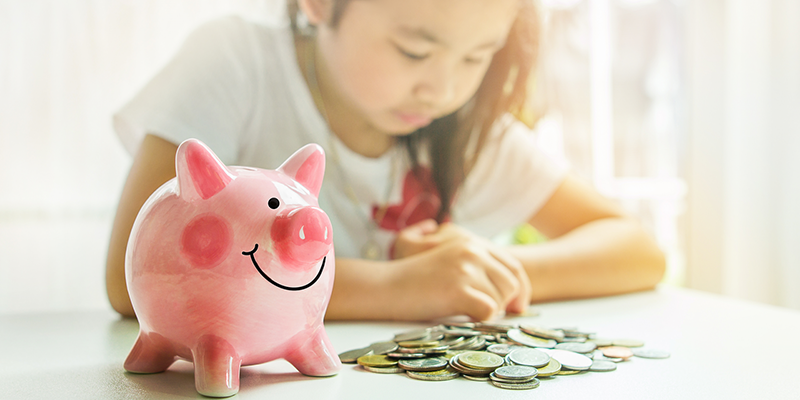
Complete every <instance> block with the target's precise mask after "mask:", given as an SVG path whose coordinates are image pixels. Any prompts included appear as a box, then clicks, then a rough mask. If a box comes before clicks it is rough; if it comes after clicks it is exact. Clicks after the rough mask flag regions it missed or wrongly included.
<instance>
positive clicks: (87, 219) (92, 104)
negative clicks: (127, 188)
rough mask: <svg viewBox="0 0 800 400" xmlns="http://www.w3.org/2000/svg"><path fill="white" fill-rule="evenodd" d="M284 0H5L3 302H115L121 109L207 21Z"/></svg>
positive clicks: (1, 18) (52, 306)
mask: <svg viewBox="0 0 800 400" xmlns="http://www.w3.org/2000/svg"><path fill="white" fill-rule="evenodd" d="M280 10H283V3H282V1H280V0H234V1H222V0H169V1H159V0H96V1H92V0H26V1H19V0H0V313H11V312H15V313H16V312H30V311H42V310H58V309H76V308H77V309H87V308H105V307H109V306H108V304H107V300H106V295H105V281H104V274H105V272H104V270H105V256H106V248H107V244H108V237H109V234H110V230H111V221H112V218H113V214H114V210H115V208H116V203H117V200H118V197H119V194H120V191H121V189H122V183H123V181H124V179H125V176H126V173H127V170H128V168H129V165H130V160H131V159H130V156H129V155H128V154H127V153H125V151H124V150H123V148H122V147H121V145H120V143H119V142H118V140H117V138H116V136H115V135H114V133H113V131H112V129H111V114H112V113H113V112H114V110H115V109H117V108H118V107H119V106H121V105H122V104H123V102H124V101H126V99H128V98H130V97H131V96H132V95H133V93H135V91H136V90H137V89H138V88H139V87H140V86H141V85H143V84H144V82H146V80H147V79H148V77H149V76H151V75H152V74H153V73H154V72H155V71H156V70H157V69H158V68H159V67H160V66H161V65H162V64H164V63H165V62H166V60H167V59H168V58H169V57H170V56H171V55H172V53H173V52H174V51H175V50H176V49H177V46H179V45H180V43H181V42H182V40H183V38H184V37H185V36H186V35H187V34H188V32H189V31H190V30H191V29H193V28H194V27H195V26H197V25H198V24H200V23H201V22H203V21H205V20H208V19H211V18H214V17H215V16H219V15H223V14H229V13H233V12H239V13H244V14H248V15H251V16H252V15H260V16H263V17H264V18H276V16H277V15H279V14H278V12H279V11H280Z"/></svg>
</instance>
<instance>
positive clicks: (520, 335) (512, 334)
mask: <svg viewBox="0 0 800 400" xmlns="http://www.w3.org/2000/svg"><path fill="white" fill-rule="evenodd" d="M507 335H508V338H509V339H511V340H513V341H515V342H517V343H519V344H522V345H525V346H528V347H541V348H547V349H552V348H553V347H556V343H558V342H556V341H555V340H553V339H542V338H538V337H534V336H531V335H528V334H527V333H525V332H522V331H521V330H519V329H511V330H509V331H508V333H507Z"/></svg>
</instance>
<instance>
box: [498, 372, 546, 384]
mask: <svg viewBox="0 0 800 400" xmlns="http://www.w3.org/2000/svg"><path fill="white" fill-rule="evenodd" d="M489 379H491V380H493V381H495V382H503V383H525V382H530V381H532V380H534V379H536V377H533V376H532V377H530V378H525V379H506V378H501V377H499V376H497V374H496V373H494V372H492V373H491V374H489Z"/></svg>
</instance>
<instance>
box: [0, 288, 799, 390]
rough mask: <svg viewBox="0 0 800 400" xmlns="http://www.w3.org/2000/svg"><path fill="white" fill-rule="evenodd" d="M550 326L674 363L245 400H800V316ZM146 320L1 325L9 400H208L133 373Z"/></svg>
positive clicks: (749, 308) (363, 384) (618, 316)
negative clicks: (516, 385)
mask: <svg viewBox="0 0 800 400" xmlns="http://www.w3.org/2000/svg"><path fill="white" fill-rule="evenodd" d="M534 308H535V309H537V310H538V311H540V315H539V316H538V317H530V318H524V319H515V320H513V322H515V323H519V322H523V321H524V322H530V323H536V324H541V325H544V326H576V327H579V328H582V329H585V330H590V331H594V332H597V333H598V336H602V337H609V338H635V339H641V340H644V341H645V342H646V346H647V347H652V348H658V349H664V350H668V351H670V352H671V353H672V357H671V358H669V359H665V360H648V359H639V358H634V359H632V360H631V361H628V362H625V363H621V364H619V365H618V368H617V370H616V371H614V372H606V373H599V372H588V373H583V374H579V375H573V376H561V377H557V378H555V379H549V380H542V383H541V385H540V387H539V388H537V389H533V390H526V391H511V390H503V389H499V388H495V387H494V386H492V385H491V384H489V383H487V382H474V381H468V380H465V379H463V378H459V379H456V380H451V381H445V382H423V381H417V380H413V379H410V378H408V377H406V376H404V375H380V374H372V373H368V372H364V371H362V370H360V369H359V368H357V367H355V366H354V365H352V364H345V366H344V368H343V370H342V371H341V372H340V373H339V375H337V376H335V377H331V378H309V377H305V376H302V375H300V374H299V373H297V372H296V371H295V370H294V368H293V367H292V366H291V365H290V364H288V363H286V362H284V361H282V360H280V361H273V362H270V363H266V364H262V365H259V366H252V367H244V368H242V378H241V389H240V392H239V394H238V395H237V396H238V397H234V398H242V399H251V398H252V399H255V398H258V399H292V400H300V399H422V398H424V399H428V398H447V399H519V398H534V399H592V400H594V399H615V400H619V399H679V400H688V399H762V398H766V399H800V385H798V380H800V344H798V336H799V335H800V312H797V311H792V310H788V309H783V308H778V307H771V306H767V305H762V304H755V303H750V302H744V301H738V300H734V299H730V298H725V297H720V296H715V295H711V294H705V293H701V292H697V291H691V290H684V289H675V288H666V287H664V288H659V289H658V290H657V291H652V292H644V293H636V294H630V295H624V296H615V297H607V298H599V299H592V300H582V301H571V302H559V303H550V304H542V305H537V306H535V307H534ZM427 325H428V324H425V325H415V324H399V323H329V324H326V328H327V331H328V334H329V336H330V337H331V341H332V342H333V345H334V346H335V348H336V349H337V351H339V352H341V351H345V350H350V349H353V348H357V347H363V346H365V345H367V344H369V343H371V342H375V341H383V340H388V339H390V338H391V337H392V335H393V334H394V333H396V332H399V331H403V330H406V329H411V328H414V327H419V326H427ZM137 332H138V325H137V323H136V321H134V320H129V319H120V318H118V317H117V316H116V314H114V313H112V312H110V311H109V312H102V311H98V312H85V313H63V314H33V315H18V316H0V398H1V399H117V398H119V399H140V398H141V399H152V398H164V399H177V398H200V397H201V396H200V395H198V394H197V393H196V392H195V389H194V379H193V369H192V365H191V364H190V363H188V362H183V361H179V362H177V363H176V364H174V365H173V366H172V367H170V369H169V370H167V371H166V372H164V373H161V374H154V375H134V374H128V373H125V372H124V371H123V369H122V362H123V360H124V359H125V357H126V356H127V353H128V351H129V350H130V346H131V345H132V344H133V342H134V339H135V338H136V334H137Z"/></svg>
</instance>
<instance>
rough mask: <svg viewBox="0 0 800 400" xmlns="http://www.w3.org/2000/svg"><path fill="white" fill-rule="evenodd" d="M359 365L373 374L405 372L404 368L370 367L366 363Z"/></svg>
mask: <svg viewBox="0 0 800 400" xmlns="http://www.w3.org/2000/svg"><path fill="white" fill-rule="evenodd" d="M361 367H362V368H364V370H366V371H369V372H372V373H375V374H402V373H403V372H406V370H404V369H402V368H397V367H370V366H368V365H362V366H361Z"/></svg>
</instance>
